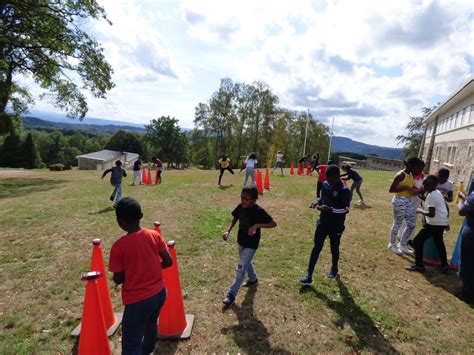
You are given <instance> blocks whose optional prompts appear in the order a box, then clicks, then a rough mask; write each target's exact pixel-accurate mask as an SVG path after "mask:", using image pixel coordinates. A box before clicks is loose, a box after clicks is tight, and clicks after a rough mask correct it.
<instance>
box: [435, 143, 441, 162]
mask: <svg viewBox="0 0 474 355" xmlns="http://www.w3.org/2000/svg"><path fill="white" fill-rule="evenodd" d="M435 156H436V160H439V157H440V156H441V146H440V145H438V146H437V147H436V154H435Z"/></svg>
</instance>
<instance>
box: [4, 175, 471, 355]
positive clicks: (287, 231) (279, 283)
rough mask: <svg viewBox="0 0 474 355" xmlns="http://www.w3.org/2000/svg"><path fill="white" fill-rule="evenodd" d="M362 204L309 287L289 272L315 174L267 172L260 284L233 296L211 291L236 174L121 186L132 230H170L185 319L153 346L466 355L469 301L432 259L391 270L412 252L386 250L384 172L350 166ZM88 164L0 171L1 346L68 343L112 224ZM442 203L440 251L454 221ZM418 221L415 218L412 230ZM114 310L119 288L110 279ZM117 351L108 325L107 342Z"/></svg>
mask: <svg viewBox="0 0 474 355" xmlns="http://www.w3.org/2000/svg"><path fill="white" fill-rule="evenodd" d="M361 174H362V175H363V177H364V184H363V186H362V188H363V190H362V191H363V193H364V194H365V198H366V201H367V205H368V208H367V209H360V208H356V207H354V208H352V210H351V212H350V214H349V215H348V217H347V220H346V231H345V232H344V235H343V239H342V242H341V261H340V272H341V277H340V279H339V280H327V279H325V278H324V277H323V275H324V274H325V273H326V272H327V271H328V270H329V267H330V253H329V243H328V242H327V243H326V245H325V247H324V249H323V251H322V254H321V257H320V260H319V262H318V265H317V268H316V272H315V277H314V283H313V284H314V288H301V287H300V286H299V285H298V284H297V283H296V282H295V280H296V279H297V278H298V277H301V276H303V275H304V274H305V270H306V266H307V262H308V257H309V253H310V250H311V247H312V243H313V235H314V227H315V220H316V217H317V214H318V213H317V212H315V211H314V210H311V209H309V208H308V205H309V203H310V202H311V201H312V200H313V199H314V194H315V192H314V191H315V183H316V178H315V177H300V176H289V175H286V176H284V177H279V176H276V175H273V176H272V179H271V183H272V186H273V189H272V190H271V191H270V192H267V193H265V194H264V196H263V197H262V198H261V199H260V200H259V204H261V205H262V206H263V207H264V208H265V209H267V211H268V212H269V213H270V214H271V215H272V216H273V217H274V219H275V220H276V221H277V223H278V227H277V228H274V229H271V230H263V231H262V241H261V243H260V248H259V250H258V252H257V255H256V259H255V266H256V270H257V273H258V275H259V279H260V284H259V285H258V286H257V287H255V288H253V289H250V290H246V289H242V290H241V292H240V293H239V295H238V297H237V300H236V305H235V306H233V307H232V308H230V309H228V310H226V311H223V309H222V299H223V298H224V296H225V294H226V291H227V289H228V287H229V286H230V285H231V283H232V281H233V279H234V268H235V264H236V262H237V251H236V250H237V249H236V245H235V240H236V229H237V228H235V229H234V231H233V232H232V234H231V238H230V242H229V243H225V242H224V241H222V239H221V235H222V233H223V231H224V230H225V228H226V226H227V224H228V223H229V221H230V212H231V211H232V209H233V208H234V207H235V206H236V205H237V204H238V203H239V202H240V200H239V195H240V187H241V183H242V182H243V178H244V173H240V174H239V173H238V172H236V174H235V175H234V176H231V175H230V174H229V173H228V172H226V173H225V174H224V177H223V184H224V185H225V186H224V187H222V188H218V187H217V177H218V172H217V171H202V170H196V169H193V170H185V171H165V172H164V173H163V181H164V183H163V184H162V185H160V186H130V184H131V179H132V178H131V177H130V175H132V174H129V177H127V178H125V181H124V184H123V194H124V196H134V197H136V198H138V199H139V201H140V202H141V204H142V207H143V210H144V219H143V221H142V226H144V227H148V228H152V227H153V221H155V220H159V221H161V223H162V227H161V230H162V232H163V236H164V238H165V239H166V240H172V239H173V240H176V242H177V246H176V249H177V253H178V262H179V268H180V277H181V283H182V288H183V295H184V302H185V306H186V312H187V313H191V314H194V315H195V317H196V322H195V325H194V330H193V334H192V337H191V338H190V340H188V341H183V342H161V341H160V342H159V343H158V344H157V352H160V353H174V352H178V353H188V352H199V353H204V352H218V353H224V352H230V353H238V352H241V353H269V352H278V353H279V352H282V353H288V352H291V353H294V352H296V353H314V352H354V351H366V352H367V351H368V352H417V353H421V352H423V353H425V352H450V351H456V352H470V351H472V350H473V349H474V310H473V309H472V308H471V307H470V306H468V305H466V304H465V303H463V302H462V301H460V300H459V299H458V298H456V297H455V296H454V295H453V293H454V292H455V291H457V290H458V289H459V288H460V281H459V279H458V277H457V275H456V274H455V273H454V272H452V273H450V274H448V275H442V274H441V273H440V272H439V270H438V269H437V268H436V267H428V270H427V272H426V273H425V274H418V273H410V272H409V271H406V270H405V269H404V267H405V266H406V265H407V264H408V263H409V262H411V259H412V258H411V257H405V256H402V257H400V256H396V255H395V254H392V253H390V252H389V251H387V250H386V245H387V242H388V233H389V229H390V226H391V221H392V211H391V204H390V200H391V195H390V194H389V193H388V192H387V191H388V187H389V184H390V180H391V178H392V176H393V173H391V172H377V171H361ZM100 175H101V172H99V171H78V170H72V171H65V172H49V171H45V170H38V171H31V172H22V173H12V172H3V173H0V226H1V228H0V295H1V296H0V353H1V354H23V353H40V352H41V353H42V352H62V353H69V352H70V351H71V350H72V349H73V348H74V340H73V339H72V338H71V337H70V336H69V334H70V332H71V330H72V329H73V328H74V327H75V326H76V325H77V324H78V323H79V321H80V318H81V312H82V303H83V295H84V287H85V284H84V282H83V281H80V276H81V273H82V272H85V271H88V267H89V263H90V256H91V250H92V246H91V241H92V240H93V239H94V238H101V239H102V248H103V250H104V253H105V255H104V257H105V259H106V260H107V261H108V257H109V251H110V247H111V245H112V243H113V242H114V241H115V240H116V239H117V238H118V237H120V236H121V235H123V232H122V231H121V230H120V228H119V227H118V225H117V224H116V222H115V214H114V211H113V209H111V208H110V206H111V203H110V201H109V196H110V192H111V186H110V184H109V183H108V181H105V180H104V181H102V180H100V179H99V177H100ZM455 210H456V208H455V206H454V205H452V206H451V211H452V213H451V214H452V217H451V226H452V228H451V231H450V232H448V235H447V238H446V246H447V251H448V256H450V255H451V252H452V249H453V245H454V243H455V241H456V238H457V234H458V231H459V227H460V223H461V219H460V217H458V216H456V213H455ZM417 229H418V228H417ZM109 285H110V286H111V294H112V301H113V303H114V309H115V311H122V309H123V306H122V305H121V300H120V289H119V288H116V287H112V284H111V282H110V281H109ZM111 347H112V349H113V352H114V353H120V333H118V334H116V335H115V336H113V337H112V338H111Z"/></svg>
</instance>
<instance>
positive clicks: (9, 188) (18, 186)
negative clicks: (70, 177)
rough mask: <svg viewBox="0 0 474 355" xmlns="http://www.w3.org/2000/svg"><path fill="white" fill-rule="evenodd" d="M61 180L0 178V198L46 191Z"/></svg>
mask: <svg viewBox="0 0 474 355" xmlns="http://www.w3.org/2000/svg"><path fill="white" fill-rule="evenodd" d="M61 183H64V181H63V180H51V179H41V178H33V179H32V178H11V179H5V180H0V199H7V198H11V197H20V196H26V195H31V194H33V193H35V192H41V191H47V190H49V189H51V188H53V187H55V186H58V185H59V184H61Z"/></svg>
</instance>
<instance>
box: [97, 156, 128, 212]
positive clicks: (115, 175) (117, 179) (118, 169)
mask: <svg viewBox="0 0 474 355" xmlns="http://www.w3.org/2000/svg"><path fill="white" fill-rule="evenodd" d="M108 173H111V174H110V183H111V184H112V186H113V187H114V191H113V192H112V195H110V201H112V202H113V201H114V199H115V203H114V208H115V207H117V204H118V203H119V201H120V199H121V198H122V177H126V176H127V173H126V172H125V169H123V168H122V162H121V161H120V160H117V161H116V162H115V166H114V167H112V168H110V169H107V170H105V171H104V173H103V174H102V177H101V179H103V178H104V177H105V175H107V174H108Z"/></svg>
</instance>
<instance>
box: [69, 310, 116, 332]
mask: <svg viewBox="0 0 474 355" xmlns="http://www.w3.org/2000/svg"><path fill="white" fill-rule="evenodd" d="M114 316H115V319H116V321H115V323H114V324H113V325H112V326H111V327H110V328H109V329H107V336H108V337H111V336H112V335H114V334H115V332H116V331H117V329H118V327H119V325H120V324H121V323H122V319H123V313H122V312H114ZM81 326H82V322H81V323H79V325H78V326H77V327H76V328H74V330H73V331H72V332H71V336H72V337H78V336H79V335H81Z"/></svg>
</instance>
